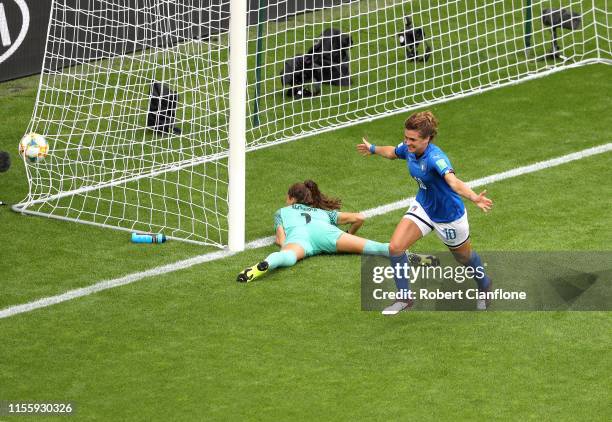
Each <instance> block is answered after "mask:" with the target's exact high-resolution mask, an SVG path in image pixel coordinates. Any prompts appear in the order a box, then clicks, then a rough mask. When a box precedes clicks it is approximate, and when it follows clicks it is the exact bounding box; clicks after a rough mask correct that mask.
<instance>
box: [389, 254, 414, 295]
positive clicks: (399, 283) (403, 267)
mask: <svg viewBox="0 0 612 422" xmlns="http://www.w3.org/2000/svg"><path fill="white" fill-rule="evenodd" d="M389 258H390V259H391V266H392V267H393V274H394V275H393V278H394V279H395V287H397V291H398V292H402V293H403V295H404V298H405V299H408V292H409V291H410V285H409V284H408V283H409V282H410V275H409V272H408V271H409V268H410V266H409V265H408V256H407V255H406V253H403V254H401V255H398V256H390V257H389ZM398 264H399V271H398V270H397V268H396V267H397V265H398Z"/></svg>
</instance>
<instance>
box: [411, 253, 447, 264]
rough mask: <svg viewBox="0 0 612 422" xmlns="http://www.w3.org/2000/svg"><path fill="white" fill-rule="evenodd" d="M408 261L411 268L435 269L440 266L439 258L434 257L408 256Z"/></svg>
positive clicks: (414, 254) (415, 254) (416, 254)
mask: <svg viewBox="0 0 612 422" xmlns="http://www.w3.org/2000/svg"><path fill="white" fill-rule="evenodd" d="M408 261H410V265H413V266H415V267H416V266H419V265H420V266H423V267H437V266H439V265H440V258H438V257H437V256H435V255H420V254H418V253H411V254H408Z"/></svg>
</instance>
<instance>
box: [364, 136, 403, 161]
mask: <svg viewBox="0 0 612 422" xmlns="http://www.w3.org/2000/svg"><path fill="white" fill-rule="evenodd" d="M357 152H358V153H360V154H361V155H363V156H366V155H380V156H381V157H385V158H387V159H389V160H395V159H396V158H397V155H395V147H394V146H383V147H379V146H377V145H373V144H371V143H370V142H368V137H367V136H364V137H363V138H361V143H360V144H358V145H357Z"/></svg>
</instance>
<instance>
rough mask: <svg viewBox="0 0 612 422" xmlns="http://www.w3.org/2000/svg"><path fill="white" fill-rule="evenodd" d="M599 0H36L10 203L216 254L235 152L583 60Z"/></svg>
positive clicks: (233, 214)
mask: <svg viewBox="0 0 612 422" xmlns="http://www.w3.org/2000/svg"><path fill="white" fill-rule="evenodd" d="M609 17H610V13H609V12H608V10H607V8H606V1H605V0H588V1H578V0H565V1H538V0H489V1H466V0H455V1H452V0H451V1H436V0H427V1H423V0H419V1H407V0H404V1H400V0H250V1H244V0H241V1H231V2H230V0H180V1H176V0H121V1H120V0H53V2H52V10H51V19H50V22H49V26H48V35H47V46H46V53H45V58H44V65H43V71H42V74H41V78H40V87H39V90H38V96H37V99H36V104H35V109H34V113H33V116H32V120H31V123H30V125H29V127H28V129H27V131H28V132H35V133H38V134H41V135H43V136H44V137H45V138H46V140H47V142H48V144H49V151H50V152H49V155H48V156H47V157H46V159H45V160H43V161H40V162H37V163H33V164H32V163H26V171H27V176H28V182H29V194H28V196H27V198H25V199H24V200H23V201H22V202H21V203H20V204H17V205H15V206H14V207H13V208H14V210H16V211H18V212H22V213H28V214H34V215H42V216H47V217H52V218H59V219H63V220H69V221H75V222H80V223H86V224H94V225H99V226H104V227H109V228H114V229H120V230H130V231H144V232H153V233H160V232H163V233H165V234H166V236H168V237H169V238H174V239H179V240H183V241H187V242H195V243H199V244H209V245H216V246H219V247H224V246H227V245H228V244H229V246H230V248H231V249H233V250H240V249H242V248H243V247H244V210H245V199H244V191H245V188H244V186H245V170H244V166H245V161H246V153H247V152H248V151H251V150H255V149H259V148H264V147H269V146H273V145H276V144H279V143H282V142H287V141H292V140H296V139H300V138H303V137H305V136H309V135H312V134H315V133H320V132H323V131H329V130H334V129H336V128H339V127H343V126H347V125H353V124H357V123H360V122H364V121H368V120H372V119H376V118H380V117H383V116H388V115H391V114H395V113H405V112H406V111H408V110H412V109H416V108H419V107H423V106H426V105H431V104H435V103H440V102H444V101H449V100H451V99H454V98H461V97H465V96H468V95H472V94H476V93H481V92H484V91H487V90H489V89H494V88H497V87H500V86H504V85H508V84H513V83H517V82H521V81H525V80H528V79H531V78H536V77H541V76H544V75H548V74H550V73H552V72H556V71H560V70H563V69H567V68H569V67H573V66H582V65H585V64H589V63H607V64H610V62H611V48H610V25H609Z"/></svg>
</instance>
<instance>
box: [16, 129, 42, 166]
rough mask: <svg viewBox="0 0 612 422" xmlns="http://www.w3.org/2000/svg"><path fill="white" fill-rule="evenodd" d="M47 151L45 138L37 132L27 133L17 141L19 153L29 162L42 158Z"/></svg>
mask: <svg viewBox="0 0 612 422" xmlns="http://www.w3.org/2000/svg"><path fill="white" fill-rule="evenodd" d="M48 153H49V145H48V144H47V140H46V139H45V138H44V137H43V136H42V135H39V134H38V133H28V134H27V135H25V136H24V137H23V138H21V141H20V142H19V154H21V155H22V156H23V157H25V158H26V159H27V160H28V161H29V162H31V163H36V162H39V161H42V160H44V159H45V157H46V156H47V154H48Z"/></svg>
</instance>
